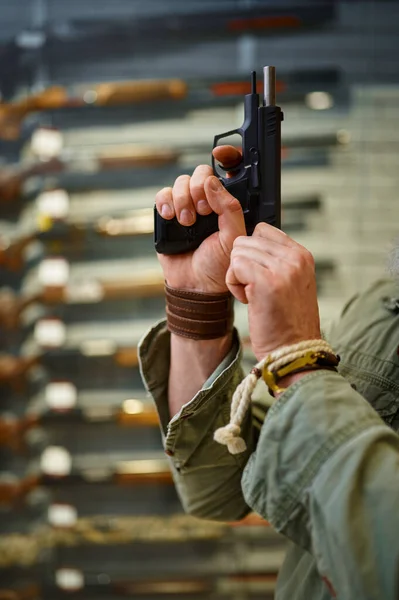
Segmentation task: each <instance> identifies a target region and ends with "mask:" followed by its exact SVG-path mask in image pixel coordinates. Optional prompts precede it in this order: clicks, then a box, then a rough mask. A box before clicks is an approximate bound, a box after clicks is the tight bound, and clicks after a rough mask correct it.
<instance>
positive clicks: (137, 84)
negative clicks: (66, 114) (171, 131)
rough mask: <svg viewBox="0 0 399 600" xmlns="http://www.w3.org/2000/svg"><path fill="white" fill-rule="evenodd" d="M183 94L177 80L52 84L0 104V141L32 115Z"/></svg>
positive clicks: (12, 135)
mask: <svg viewBox="0 0 399 600" xmlns="http://www.w3.org/2000/svg"><path fill="white" fill-rule="evenodd" d="M186 94H187V85H186V84H185V82H184V81H183V80H181V79H164V80H162V79H159V80H151V79H148V80H136V81H124V82H105V83H97V84H94V85H84V84H82V85H77V86H74V87H72V88H66V87H63V86H60V85H54V86H51V87H49V88H47V89H45V90H44V91H42V92H38V93H36V94H32V95H31V96H28V97H27V98H24V99H22V100H16V101H15V102H8V103H7V102H3V103H1V104H0V124H1V127H2V128H4V129H3V131H2V133H1V137H2V138H3V139H9V140H13V139H17V138H18V137H19V134H20V128H21V123H22V121H23V120H24V119H25V118H26V116H27V115H29V114H31V113H34V112H43V111H52V110H59V109H62V108H64V109H65V108H66V109H67V108H82V107H86V108H87V107H89V106H90V105H94V106H119V105H123V104H140V103H147V102H154V101H156V100H157V101H159V100H166V99H174V100H178V99H180V98H183V97H184V96H185V95H186Z"/></svg>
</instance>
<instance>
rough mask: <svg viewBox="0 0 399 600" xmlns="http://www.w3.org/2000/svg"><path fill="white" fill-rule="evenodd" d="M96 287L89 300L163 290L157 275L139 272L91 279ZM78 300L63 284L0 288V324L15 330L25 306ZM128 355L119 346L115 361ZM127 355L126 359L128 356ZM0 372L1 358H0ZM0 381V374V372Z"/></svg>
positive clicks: (148, 294)
mask: <svg viewBox="0 0 399 600" xmlns="http://www.w3.org/2000/svg"><path fill="white" fill-rule="evenodd" d="M93 282H94V284H95V286H96V288H99V290H100V292H101V293H100V295H99V297H98V298H97V299H96V298H94V299H91V302H93V303H95V302H103V301H108V300H130V299H134V298H148V297H154V296H160V295H162V294H163V291H164V284H165V282H164V279H163V278H162V276H161V275H159V276H154V274H151V275H149V276H147V275H145V274H143V276H142V277H141V278H137V277H136V278H134V279H129V278H128V277H126V278H124V279H121V280H110V281H107V280H103V281H101V280H99V279H98V280H93ZM79 298H80V301H81V302H88V301H90V297H89V296H88V298H87V299H85V298H84V291H83V292H81V293H80V295H79ZM73 302H79V299H77V300H73V299H71V297H70V290H69V288H68V285H66V286H46V287H44V288H43V290H42V291H41V292H39V293H35V294H32V295H30V296H18V295H16V294H14V293H13V292H11V291H3V292H0V327H1V328H3V329H7V330H10V331H12V330H15V329H16V328H18V327H19V325H20V320H21V316H22V314H23V312H24V310H25V309H26V308H28V307H29V306H32V305H34V304H44V305H46V306H54V305H57V304H70V303H73ZM128 356H130V357H131V359H132V358H133V354H132V351H131V350H129V351H124V350H121V351H120V354H119V356H118V359H117V361H118V362H119V361H120V362H121V364H123V362H125V361H126V360H129V359H128ZM131 359H130V360H131ZM0 373H1V358H0ZM0 381H1V375H0Z"/></svg>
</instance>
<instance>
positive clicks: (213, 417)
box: [140, 280, 399, 600]
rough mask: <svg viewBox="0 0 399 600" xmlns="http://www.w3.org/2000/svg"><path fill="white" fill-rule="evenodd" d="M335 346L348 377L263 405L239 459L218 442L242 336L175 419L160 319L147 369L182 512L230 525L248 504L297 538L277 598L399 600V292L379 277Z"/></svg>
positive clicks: (297, 388)
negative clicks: (216, 437) (171, 413)
mask: <svg viewBox="0 0 399 600" xmlns="http://www.w3.org/2000/svg"><path fill="white" fill-rule="evenodd" d="M396 298H398V300H396ZM328 339H329V342H330V343H331V345H332V347H333V348H334V350H335V351H336V352H337V353H338V354H339V355H340V356H341V362H340V369H339V371H340V373H334V372H331V371H316V372H314V373H310V374H309V375H306V376H304V377H303V378H302V379H301V380H300V381H298V382H296V383H295V384H294V385H292V386H290V387H289V388H288V390H287V391H286V392H284V393H283V394H282V395H281V396H280V397H279V399H278V400H277V401H276V402H275V403H274V404H273V406H272V408H271V409H270V410H269V411H268V414H267V419H264V417H265V414H266V411H267V407H266V402H265V403H264V405H263V413H262V401H261V400H259V399H258V401H257V404H256V407H254V411H253V415H251V414H248V417H247V419H246V422H245V424H244V427H243V431H244V434H243V435H244V437H245V439H246V442H247V446H248V450H247V451H246V452H245V453H243V454H240V455H231V454H229V453H228V451H227V449H226V447H225V446H221V445H219V444H217V443H216V442H214V441H213V432H214V431H215V429H216V428H218V427H221V426H222V425H225V424H226V423H227V422H228V420H229V411H230V400H231V396H232V393H233V391H234V390H235V388H236V386H237V384H238V383H239V381H240V380H241V379H242V377H243V372H242V370H241V366H240V362H241V352H240V348H239V341H238V336H236V340H235V343H234V347H233V349H232V351H231V352H230V354H229V355H228V356H227V357H226V359H225V360H224V361H223V363H222V364H221V365H220V366H219V367H218V369H217V370H216V371H215V373H213V375H212V376H211V377H210V379H209V380H208V381H207V382H206V383H205V384H204V386H203V388H202V389H201V390H200V391H199V392H198V393H197V394H196V396H195V397H194V398H193V399H192V400H191V401H190V402H189V403H187V404H186V405H185V406H184V407H183V408H182V409H181V411H180V413H179V414H177V415H176V416H175V417H173V418H172V419H170V418H169V414H168V403H167V385H168V370H169V334H168V332H167V330H166V327H165V323H164V322H161V323H158V324H157V325H155V326H154V328H153V329H152V330H151V331H150V332H149V333H148V334H147V336H146V337H145V338H144V339H143V341H142V343H141V346H140V361H141V370H142V375H143V378H144V381H145V383H146V386H147V389H148V391H149V392H150V393H151V394H152V397H153V398H154V400H155V402H156V405H157V407H158V411H159V416H160V421H161V424H162V430H163V433H164V444H165V450H166V453H167V454H168V455H169V456H170V457H171V464H172V470H173V474H174V478H175V482H176V487H177V490H178V492H179V495H180V497H181V500H182V502H183V505H184V508H185V510H186V511H187V512H189V513H191V514H193V515H196V516H199V517H202V518H206V519H217V520H225V521H228V520H237V519H240V518H242V517H244V516H245V515H246V514H247V513H248V512H249V511H250V510H251V509H252V510H254V511H256V512H257V513H258V514H260V515H261V516H262V517H264V518H265V519H267V520H268V521H269V522H270V523H271V524H272V526H273V527H274V528H275V529H276V530H277V531H279V532H281V533H282V534H284V535H285V536H286V537H287V538H288V539H289V540H291V542H292V544H291V546H290V549H289V551H288V554H287V557H286V560H285V562H284V564H283V566H282V568H281V570H280V574H279V578H278V582H277V591H276V599H277V600H324V599H326V600H327V599H329V598H332V597H337V598H339V599H340V600H363V599H364V600H366V599H367V600H371V599H373V600H374V599H375V600H397V599H398V598H399V436H398V435H397V433H396V432H397V431H398V429H399V357H398V344H399V287H398V286H397V285H396V284H395V283H394V282H393V281H391V280H383V281H379V282H376V283H375V284H374V285H373V286H372V287H371V288H370V289H368V290H367V291H366V292H365V293H364V294H361V295H358V296H356V297H355V298H354V299H353V300H351V301H350V302H349V303H348V304H347V305H346V307H345V308H344V310H343V312H342V315H341V317H340V319H339V321H338V322H337V323H336V325H335V326H334V327H333V328H332V331H331V332H330V335H329V336H328ZM265 389H266V388H265ZM356 390H357V391H356ZM365 400H366V401H365ZM263 420H264V422H263ZM260 422H261V423H262V422H263V423H262V424H261V426H260V425H259V423H260ZM334 594H335V595H334Z"/></svg>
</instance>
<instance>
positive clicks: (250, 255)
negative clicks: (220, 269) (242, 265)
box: [230, 245, 288, 283]
mask: <svg viewBox="0 0 399 600" xmlns="http://www.w3.org/2000/svg"><path fill="white" fill-rule="evenodd" d="M242 257H243V258H245V259H246V260H249V261H250V262H251V263H252V264H253V265H255V264H256V265H257V266H259V267H262V268H264V269H269V271H273V272H274V273H281V272H282V271H284V270H286V269H287V267H288V263H287V261H285V260H283V259H282V258H281V257H279V256H277V257H276V256H273V255H272V254H269V253H268V252H265V250H264V249H263V248H257V247H255V246H249V247H244V246H235V245H234V247H233V250H232V252H231V257H230V262H233V261H235V260H240V259H241V258H242ZM250 281H251V273H248V281H247V283H250Z"/></svg>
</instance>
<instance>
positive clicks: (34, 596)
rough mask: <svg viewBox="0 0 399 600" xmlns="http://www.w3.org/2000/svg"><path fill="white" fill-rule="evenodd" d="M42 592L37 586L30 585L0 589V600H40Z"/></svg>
mask: <svg viewBox="0 0 399 600" xmlns="http://www.w3.org/2000/svg"><path fill="white" fill-rule="evenodd" d="M42 597H43V596H42V592H41V589H40V587H39V586H38V585H36V584H32V585H27V586H25V587H18V588H14V589H11V588H0V600H41V599H42Z"/></svg>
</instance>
